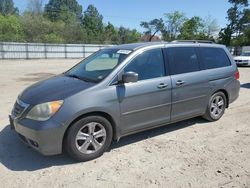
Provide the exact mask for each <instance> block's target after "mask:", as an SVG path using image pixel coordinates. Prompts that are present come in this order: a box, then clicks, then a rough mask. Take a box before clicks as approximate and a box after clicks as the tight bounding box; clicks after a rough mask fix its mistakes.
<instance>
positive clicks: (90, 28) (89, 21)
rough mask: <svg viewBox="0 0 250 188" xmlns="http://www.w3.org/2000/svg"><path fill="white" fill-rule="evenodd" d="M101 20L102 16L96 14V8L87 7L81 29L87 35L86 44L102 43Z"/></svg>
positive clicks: (102, 29)
mask: <svg viewBox="0 0 250 188" xmlns="http://www.w3.org/2000/svg"><path fill="white" fill-rule="evenodd" d="M102 20H103V16H102V15H101V14H100V13H99V12H98V10H97V8H96V7H94V6H93V5H89V6H88V8H87V10H86V11H85V12H84V17H83V27H84V28H85V29H86V31H87V34H88V41H87V42H88V43H90V42H94V43H95V42H99V41H102V42H103V41H104V40H105V39H104V38H103V36H102V35H103V31H104V26H103V22H102Z"/></svg>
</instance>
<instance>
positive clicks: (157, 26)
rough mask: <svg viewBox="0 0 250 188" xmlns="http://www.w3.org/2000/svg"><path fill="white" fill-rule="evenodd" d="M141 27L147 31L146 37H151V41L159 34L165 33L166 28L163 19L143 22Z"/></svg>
mask: <svg viewBox="0 0 250 188" xmlns="http://www.w3.org/2000/svg"><path fill="white" fill-rule="evenodd" d="M140 25H141V27H143V28H144V29H146V31H145V32H144V33H145V34H146V35H149V41H151V40H152V39H153V37H154V36H155V35H156V34H157V33H158V32H163V30H164V28H165V26H164V22H163V19H162V18H160V19H153V20H151V21H149V22H141V24H140Z"/></svg>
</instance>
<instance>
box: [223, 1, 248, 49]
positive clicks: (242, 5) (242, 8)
mask: <svg viewBox="0 0 250 188" xmlns="http://www.w3.org/2000/svg"><path fill="white" fill-rule="evenodd" d="M229 3H231V4H232V7H231V8H229V9H228V11H227V15H228V16H227V19H228V21H229V23H228V25H227V26H226V27H225V28H222V29H221V31H220V34H219V39H220V41H219V42H220V43H222V44H225V45H237V46H242V45H250V43H249V42H246V41H249V39H248V35H247V34H245V32H246V33H247V30H246V29H247V27H248V26H249V23H250V9H249V8H247V7H248V0H229Z"/></svg>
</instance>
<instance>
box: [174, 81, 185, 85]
mask: <svg viewBox="0 0 250 188" xmlns="http://www.w3.org/2000/svg"><path fill="white" fill-rule="evenodd" d="M185 83H186V82H185V81H182V80H178V81H177V82H176V85H177V86H181V85H183V84H185Z"/></svg>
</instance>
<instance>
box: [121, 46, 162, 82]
mask: <svg viewBox="0 0 250 188" xmlns="http://www.w3.org/2000/svg"><path fill="white" fill-rule="evenodd" d="M124 71H125V72H129V71H132V72H136V73H138V75H139V80H146V79H150V78H157V77H162V76H165V66H164V61H163V55H162V51H161V49H153V50H148V51H146V52H143V53H142V54H140V55H138V56H137V57H135V58H134V59H133V60H132V61H131V62H130V63H129V64H128V66H127V67H126V68H125V69H124Z"/></svg>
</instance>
